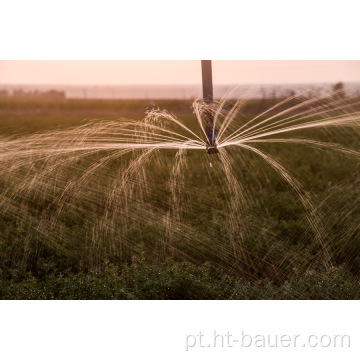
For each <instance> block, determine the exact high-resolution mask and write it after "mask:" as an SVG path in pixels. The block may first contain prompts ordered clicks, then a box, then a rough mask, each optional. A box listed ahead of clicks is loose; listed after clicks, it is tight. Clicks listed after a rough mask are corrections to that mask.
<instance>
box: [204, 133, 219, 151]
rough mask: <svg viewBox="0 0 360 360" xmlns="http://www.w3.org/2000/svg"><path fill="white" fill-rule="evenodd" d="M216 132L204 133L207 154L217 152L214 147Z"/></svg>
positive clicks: (215, 146)
mask: <svg viewBox="0 0 360 360" xmlns="http://www.w3.org/2000/svg"><path fill="white" fill-rule="evenodd" d="M216 134H217V131H216V130H214V131H211V132H207V133H206V137H207V138H208V141H207V145H206V151H207V153H208V154H217V153H218V152H219V149H218V148H217V145H216V137H215V135H216Z"/></svg>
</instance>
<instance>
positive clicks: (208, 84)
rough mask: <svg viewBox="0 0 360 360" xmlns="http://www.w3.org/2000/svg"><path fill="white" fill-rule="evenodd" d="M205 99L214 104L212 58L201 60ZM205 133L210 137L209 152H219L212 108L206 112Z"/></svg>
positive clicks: (206, 101)
mask: <svg viewBox="0 0 360 360" xmlns="http://www.w3.org/2000/svg"><path fill="white" fill-rule="evenodd" d="M201 72H202V87H203V99H204V102H205V104H206V105H212V103H213V101H214V96H213V83H212V69H211V60H201ZM205 133H206V137H207V139H208V144H207V152H208V154H215V153H218V152H219V150H218V149H217V147H216V130H215V126H214V116H213V114H212V111H211V109H209V110H208V111H207V112H206V113H205Z"/></svg>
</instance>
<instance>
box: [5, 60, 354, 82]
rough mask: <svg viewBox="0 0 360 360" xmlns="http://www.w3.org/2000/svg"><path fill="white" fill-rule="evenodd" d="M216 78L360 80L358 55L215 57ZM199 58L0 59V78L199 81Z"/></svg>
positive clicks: (322, 80) (25, 79)
mask: <svg viewBox="0 0 360 360" xmlns="http://www.w3.org/2000/svg"><path fill="white" fill-rule="evenodd" d="M213 78H214V83H215V84H266V83H309V82H335V81H344V82H351V81H360V61H323V60H319V61H303V60H302V61H283V60H275V61H262V60H260V61H249V60H238V61H237V60H231V61H227V60H215V61H213ZM200 82H201V71H200V61H199V60H189V61H185V60H170V61H169V60H168V61H165V60H149V61H147V60H118V61H115V60H111V61H104V60H101V61H100V60H96V61H93V60H78V61H73V60H67V61H66V60H61V61H46V60H45V61H28V60H22V61H12V60H8V61H4V60H3V61H0V84H58V85H65V84H66V85H137V84H144V85H146V84H154V85H156V84H159V85H161V84H164V85H165V84H179V85H181V84H198V83H200Z"/></svg>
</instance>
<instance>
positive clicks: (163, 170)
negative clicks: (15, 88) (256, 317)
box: [0, 98, 360, 299]
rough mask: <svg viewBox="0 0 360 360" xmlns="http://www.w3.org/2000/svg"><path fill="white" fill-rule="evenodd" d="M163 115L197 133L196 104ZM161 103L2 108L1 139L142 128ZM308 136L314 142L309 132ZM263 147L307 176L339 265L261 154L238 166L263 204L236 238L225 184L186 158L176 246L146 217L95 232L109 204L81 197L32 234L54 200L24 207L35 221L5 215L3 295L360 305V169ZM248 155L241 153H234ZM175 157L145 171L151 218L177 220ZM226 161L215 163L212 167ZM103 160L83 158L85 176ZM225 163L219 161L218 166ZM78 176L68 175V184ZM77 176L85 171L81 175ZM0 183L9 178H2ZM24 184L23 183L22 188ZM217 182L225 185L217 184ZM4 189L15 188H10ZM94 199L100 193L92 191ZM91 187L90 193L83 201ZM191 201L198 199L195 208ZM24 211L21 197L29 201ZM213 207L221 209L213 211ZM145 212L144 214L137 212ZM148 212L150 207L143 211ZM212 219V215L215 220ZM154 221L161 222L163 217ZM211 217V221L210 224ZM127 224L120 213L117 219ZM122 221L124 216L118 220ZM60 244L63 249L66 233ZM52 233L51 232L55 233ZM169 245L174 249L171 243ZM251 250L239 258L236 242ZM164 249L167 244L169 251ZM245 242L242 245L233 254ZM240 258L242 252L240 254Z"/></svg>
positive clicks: (30, 102) (299, 150)
mask: <svg viewBox="0 0 360 360" xmlns="http://www.w3.org/2000/svg"><path fill="white" fill-rule="evenodd" d="M272 101H273V100H257V101H255V100H254V101H251V102H250V103H249V104H248V106H247V108H246V109H245V110H244V111H245V113H246V115H247V116H249V117H250V116H251V115H253V114H257V113H258V112H260V111H263V110H265V109H266V108H268V107H269V106H270V105H271V104H272ZM155 105H156V106H159V107H160V108H165V109H167V110H168V111H170V112H172V113H174V114H176V115H177V116H179V117H181V119H182V120H183V121H184V122H185V123H186V124H188V125H189V126H192V123H193V122H194V117H193V115H192V111H191V109H190V107H191V102H189V101H180V100H179V101H177V100H173V101H170V100H168V101H157V102H156V104H155ZM149 108H151V104H150V102H149V101H146V100H138V101H137V100H134V101H128V100H126V101H120V100H78V99H67V100H51V101H50V100H46V99H15V98H14V99H13V98H2V99H0V133H1V134H3V135H7V134H14V133H19V132H21V133H23V134H27V133H34V132H37V131H43V130H50V129H53V128H59V127H61V128H66V127H68V126H71V127H72V126H77V125H80V124H83V123H84V120H85V119H94V118H95V119H107V120H116V119H118V118H120V117H127V118H133V119H141V118H143V116H144V113H145V111H146V110H147V109H149ZM302 135H303V136H304V137H306V136H307V135H308V134H307V133H306V132H305V131H304V132H303V133H302ZM322 136H325V137H326V140H331V141H334V142H339V143H343V144H346V145H348V146H350V147H352V148H357V149H358V148H359V145H360V144H359V143H358V142H357V141H358V139H356V137H353V136H344V134H343V133H341V134H340V133H338V134H336V132H335V133H334V132H332V133H329V134H325V135H322ZM259 148H261V149H263V150H266V151H267V152H269V153H271V154H273V155H274V156H275V157H276V158H279V159H281V161H282V163H283V165H284V166H285V167H286V168H288V169H290V171H291V173H292V174H294V176H295V177H296V178H298V179H301V180H302V182H303V184H304V187H305V190H306V191H307V192H309V193H311V196H312V200H313V202H314V203H315V205H316V207H317V210H318V211H319V213H321V214H322V220H323V223H324V227H325V229H326V232H327V233H326V237H327V239H326V240H327V241H328V243H329V249H330V253H331V254H330V255H331V266H330V267H327V268H326V267H324V266H322V264H321V262H320V261H319V259H318V257H319V248H318V246H317V245H316V243H314V234H313V232H312V230H311V229H310V228H309V226H308V222H307V221H306V212H305V210H304V208H303V206H302V205H301V202H300V201H299V199H298V198H297V197H296V196H295V195H294V194H293V192H292V190H291V189H290V187H289V186H287V185H286V184H284V182H283V181H282V180H281V179H280V178H279V176H278V175H277V174H276V173H275V172H274V171H273V170H272V169H270V168H269V167H267V166H264V163H263V162H262V161H261V160H260V159H259V158H258V157H256V156H252V155H248V156H247V157H246V158H245V157H244V162H243V163H241V165H240V164H239V166H238V167H237V168H236V169H235V172H236V175H237V177H238V178H239V179H241V183H242V184H243V186H244V188H246V190H247V191H248V192H249V193H251V194H254V195H255V196H254V197H253V199H254V201H253V203H251V204H249V207H248V208H247V211H246V216H245V218H244V227H243V230H244V231H242V232H241V233H237V234H235V237H234V234H230V233H229V232H228V231H227V229H226V226H224V224H226V221H227V220H228V213H227V206H228V202H229V197H228V194H226V191H225V190H224V187H223V186H221V185H222V180H221V178H219V177H217V176H213V177H212V178H211V179H210V178H209V177H208V176H207V175H206V174H207V170H206V169H207V166H208V161H209V157H208V156H207V155H206V154H202V153H201V154H198V153H196V154H194V153H189V155H188V170H187V172H186V188H185V192H184V193H183V196H184V199H186V211H184V213H183V214H182V215H183V220H182V221H183V222H184V223H185V224H187V225H188V227H187V228H186V229H185V228H184V229H182V231H184V232H183V233H180V234H177V235H176V239H178V240H179V239H180V240H181V241H178V242H176V243H171V241H172V240H171V237H169V235H168V238H164V235H163V232H162V230H163V229H162V228H160V227H158V226H157V224H156V223H154V222H153V221H152V220H153V219H154V218H155V217H153V218H151V217H150V218H146V216H143V219H142V220H141V221H135V222H132V223H131V226H130V227H129V228H128V229H126V231H127V233H126V242H125V243H124V244H125V245H126V246H124V244H123V243H122V244H120V242H119V241H118V240H119V237H120V233H121V231H122V229H121V228H120V227H119V228H116V227H115V229H114V230H113V231H112V232H110V233H108V234H106V235H103V234H101V233H98V234H95V235H94V234H90V232H91V231H92V224H89V223H88V222H87V221H86V218H87V216H89V214H90V215H91V216H92V217H93V218H97V217H100V216H102V215H103V214H102V211H103V209H102V208H101V206H100V207H99V206H97V207H96V206H94V208H88V203H85V202H84V203H82V199H81V197H80V196H79V198H77V197H76V193H75V194H74V196H75V197H76V201H77V202H76V208H75V210H74V209H72V208H71V207H67V208H66V209H65V211H63V212H62V213H61V215H60V216H59V218H58V223H59V227H58V228H56V229H55V230H51V229H50V228H47V229H46V231H43V232H42V231H38V230H34V229H32V228H31V227H29V225H33V224H34V221H35V223H36V221H38V220H37V219H39V218H41V219H43V220H44V219H46V217H47V216H48V215H49V212H50V211H54V212H55V211H56V209H51V208H50V205H49V203H48V202H47V199H46V198H39V197H34V198H32V199H31V201H32V203H31V204H29V203H26V204H25V203H24V204H23V209H22V210H23V211H24V212H26V216H25V217H24V216H22V217H19V216H17V214H16V213H15V214H14V213H12V212H3V211H1V212H0V227H1V236H0V254H1V255H0V297H1V298H4V299H294V298H295V299H297V298H299V299H358V298H360V290H359V289H360V285H359V276H360V232H359V231H360V228H359V225H358V219H359V217H360V197H359V191H358V188H359V187H358V186H357V185H359V179H358V176H357V173H358V169H359V163H358V161H356V160H354V159H351V158H349V157H347V156H345V155H341V154H337V153H333V152H329V151H324V150H314V149H310V148H306V147H304V146H301V145H288V144H285V145H283V144H270V145H262V146H259ZM232 151H233V157H234V158H238V156H239V153H238V151H239V150H229V154H230V155H231V154H232ZM173 156H174V151H172V150H167V151H164V152H163V153H162V155H161V157H155V158H154V159H153V161H152V162H151V164H150V166H149V167H148V169H147V170H146V171H147V172H148V173H147V175H148V178H150V183H151V185H152V186H151V190H150V191H149V192H148V193H146V194H144V195H143V196H144V199H143V200H144V203H146V204H149V206H151V208H150V210H149V211H150V213H151V214H153V213H154V212H157V213H158V214H167V213H168V212H169V211H170V210H171V209H170V208H169V204H170V199H171V193H169V191H168V189H167V188H166V186H164V184H165V183H166V181H168V180H167V179H168V174H169V168H171V166H172V164H173ZM212 159H213V161H214V162H215V163H216V158H212ZM94 161H96V159H95V158H91V159H85V160H84V164H83V167H84V168H86V166H88V165H89V164H91V163H93V162H94ZM215 165H216V164H215ZM119 168H121V164H117V163H116V162H115V163H114V164H112V165H111V166H109V167H108V168H106V169H105V170H104V172H102V173H101V177H99V179H98V181H99V182H101V181H102V182H103V184H101V187H100V185H98V189H101V188H103V187H104V184H106V183H107V182H108V181H109V180H108V179H109V178H111V177H112V176H114V174H116V172H117V171H118V170H119ZM71 175H74V174H71V172H69V176H71ZM75 175H76V174H75ZM0 181H1V179H0ZM14 181H16V179H14ZM214 185H218V186H215V187H214ZM0 186H1V187H2V190H4V187H6V184H2V183H0ZM89 189H91V191H94V193H95V191H96V189H97V187H96V185H95V184H91V187H89ZM89 189H84V190H81V191H83V193H84V194H87V193H86V191H87V190H89ZM190 200H191V201H190ZM19 201H20V202H21V196H20V198H19ZM208 204H211V205H210V207H211V211H210V210H209V205H208ZM134 206H135V205H134ZM133 210H134V211H138V212H139V213H140V214H142V212H141V211H142V210H141V209H140V210H139V209H138V210H137V209H136V208H134V209H133ZM209 214H210V215H209ZM153 216H155V215H153ZM209 216H210V217H211V218H210V219H209ZM119 217H121V214H120V215H119ZM117 221H118V222H117V223H118V224H122V222H121V218H120V219H118V220H117ZM60 230H61V234H62V237H63V242H62V243H54V242H53V239H54V236H55V235H56V234H55V232H59V231H60ZM51 231H53V233H52V232H51ZM168 243H171V246H165V245H166V244H168ZM240 243H241V251H239V249H240V248H239V247H237V246H238V245H237V244H240ZM164 244H165V245H164ZM234 244H235V245H234ZM230 249H232V250H230Z"/></svg>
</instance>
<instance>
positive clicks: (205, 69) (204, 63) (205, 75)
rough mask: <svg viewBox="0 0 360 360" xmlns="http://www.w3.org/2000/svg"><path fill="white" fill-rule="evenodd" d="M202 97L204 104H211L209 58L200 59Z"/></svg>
mask: <svg viewBox="0 0 360 360" xmlns="http://www.w3.org/2000/svg"><path fill="white" fill-rule="evenodd" d="M201 72H202V86H203V99H204V101H205V103H206V104H209V105H211V104H212V102H213V83H212V69H211V60H201Z"/></svg>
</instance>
